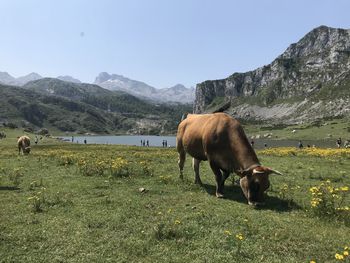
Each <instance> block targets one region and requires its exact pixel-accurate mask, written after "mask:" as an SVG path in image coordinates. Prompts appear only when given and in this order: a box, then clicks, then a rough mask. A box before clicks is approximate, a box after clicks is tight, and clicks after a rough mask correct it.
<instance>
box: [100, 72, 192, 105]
mask: <svg viewBox="0 0 350 263" xmlns="http://www.w3.org/2000/svg"><path fill="white" fill-rule="evenodd" d="M94 84H97V85H99V86H101V87H103V88H105V89H109V90H114V91H116V90H118V91H124V92H127V93H129V94H132V95H134V96H136V97H139V98H142V99H148V100H151V101H154V102H177V103H193V100H194V89H192V88H191V89H187V88H185V87H184V86H183V85H180V84H178V85H176V86H174V87H171V88H165V89H156V88H154V87H152V86H150V85H148V84H146V83H144V82H141V81H137V80H132V79H129V78H126V77H124V76H121V75H117V74H111V75H110V74H108V73H107V72H101V73H100V74H99V75H98V76H97V77H96V79H95V82H94Z"/></svg>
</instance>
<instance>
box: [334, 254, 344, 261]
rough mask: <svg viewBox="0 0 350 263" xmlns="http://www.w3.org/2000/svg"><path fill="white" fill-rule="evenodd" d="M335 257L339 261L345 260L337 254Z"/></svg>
mask: <svg viewBox="0 0 350 263" xmlns="http://www.w3.org/2000/svg"><path fill="white" fill-rule="evenodd" d="M334 257H335V259H338V260H343V259H344V256H343V255H341V254H338V253H336V254H335V256H334Z"/></svg>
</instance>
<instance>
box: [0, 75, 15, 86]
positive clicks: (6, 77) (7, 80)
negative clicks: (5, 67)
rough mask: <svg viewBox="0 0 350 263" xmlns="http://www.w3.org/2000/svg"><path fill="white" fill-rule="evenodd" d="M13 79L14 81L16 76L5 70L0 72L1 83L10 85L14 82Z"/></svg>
mask: <svg viewBox="0 0 350 263" xmlns="http://www.w3.org/2000/svg"><path fill="white" fill-rule="evenodd" d="M15 81H16V78H14V77H12V76H11V75H10V74H8V73H7V72H0V83H1V84H8V85H12V84H13V83H15Z"/></svg>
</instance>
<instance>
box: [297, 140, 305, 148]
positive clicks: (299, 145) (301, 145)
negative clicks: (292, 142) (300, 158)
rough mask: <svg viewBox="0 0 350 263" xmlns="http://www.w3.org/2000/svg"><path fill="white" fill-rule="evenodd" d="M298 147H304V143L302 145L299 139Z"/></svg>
mask: <svg viewBox="0 0 350 263" xmlns="http://www.w3.org/2000/svg"><path fill="white" fill-rule="evenodd" d="M298 148H299V149H303V148H304V145H303V143H302V142H301V141H299V143H298Z"/></svg>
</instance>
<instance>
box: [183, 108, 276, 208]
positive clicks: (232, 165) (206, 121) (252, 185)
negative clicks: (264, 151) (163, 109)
mask: <svg viewBox="0 0 350 263" xmlns="http://www.w3.org/2000/svg"><path fill="white" fill-rule="evenodd" d="M176 147H177V151H178V152H179V162H178V164H179V168H180V178H181V179H182V178H183V168H184V163H185V158H186V153H188V154H189V155H191V156H192V157H193V169H194V172H195V183H197V184H202V182H201V179H200V177H199V163H200V162H201V161H206V160H208V161H209V165H210V167H211V169H212V171H213V172H214V174H215V179H216V196H217V197H219V198H220V197H223V196H224V193H223V190H224V184H225V180H226V179H227V177H228V176H229V175H230V173H232V172H235V173H236V174H238V175H239V176H240V177H241V179H240V186H241V188H242V191H243V193H244V195H245V197H246V198H247V200H248V203H249V204H250V205H259V204H262V202H263V199H264V191H265V190H267V189H268V188H269V186H270V182H269V177H268V176H269V174H271V173H276V174H280V173H279V172H277V171H274V170H272V169H270V168H268V167H264V166H262V165H261V164H260V162H259V160H258V158H257V156H256V154H255V152H254V149H253V148H252V146H251V144H250V143H249V141H248V139H247V137H246V135H245V133H244V131H243V128H242V126H241V125H240V124H239V122H238V121H237V120H235V119H233V118H232V117H230V116H229V115H227V114H225V113H214V114H203V115H198V114H189V115H188V116H187V118H186V119H185V120H183V121H182V122H181V123H180V124H179V127H178V131H177V136H176Z"/></svg>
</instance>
